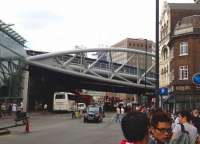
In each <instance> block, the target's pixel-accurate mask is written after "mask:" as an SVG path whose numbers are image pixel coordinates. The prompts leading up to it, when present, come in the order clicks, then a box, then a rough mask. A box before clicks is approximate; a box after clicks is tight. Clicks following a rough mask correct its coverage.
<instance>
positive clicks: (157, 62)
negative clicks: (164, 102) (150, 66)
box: [155, 0, 159, 108]
mask: <svg viewBox="0 0 200 144" xmlns="http://www.w3.org/2000/svg"><path fill="white" fill-rule="evenodd" d="M155 96H156V104H155V106H156V108H159V0H156V89H155Z"/></svg>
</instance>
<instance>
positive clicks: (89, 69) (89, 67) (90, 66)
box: [83, 52, 106, 73]
mask: <svg viewBox="0 0 200 144" xmlns="http://www.w3.org/2000/svg"><path fill="white" fill-rule="evenodd" d="M105 54H106V53H105V52H104V53H103V54H102V55H101V56H100V57H99V58H97V59H96V60H95V61H94V62H93V63H92V64H91V65H89V66H88V68H87V69H85V70H84V72H83V73H86V72H88V71H90V72H91V68H92V67H93V66H94V65H95V64H96V63H97V62H98V61H99V60H100V59H101V58H102V57H103V56H105Z"/></svg>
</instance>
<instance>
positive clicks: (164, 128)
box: [149, 111, 172, 144]
mask: <svg viewBox="0 0 200 144" xmlns="http://www.w3.org/2000/svg"><path fill="white" fill-rule="evenodd" d="M171 125H172V119H171V117H170V116H169V115H168V114H167V113H166V112H164V111H156V112H154V113H152V115H151V116H150V133H151V137H150V141H149V144H168V143H169V141H170V139H171V136H172V128H171Z"/></svg>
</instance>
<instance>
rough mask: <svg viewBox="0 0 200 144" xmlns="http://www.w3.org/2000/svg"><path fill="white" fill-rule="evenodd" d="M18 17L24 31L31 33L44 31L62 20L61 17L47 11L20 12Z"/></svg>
mask: <svg viewBox="0 0 200 144" xmlns="http://www.w3.org/2000/svg"><path fill="white" fill-rule="evenodd" d="M18 17H20V23H21V24H22V25H23V26H24V28H25V29H28V30H33V31H34V30H39V29H44V28H46V27H48V26H50V25H53V24H56V23H60V22H61V21H62V20H63V19H62V17H61V16H59V15H57V14H56V13H53V12H52V11H48V10H31V11H20V13H18Z"/></svg>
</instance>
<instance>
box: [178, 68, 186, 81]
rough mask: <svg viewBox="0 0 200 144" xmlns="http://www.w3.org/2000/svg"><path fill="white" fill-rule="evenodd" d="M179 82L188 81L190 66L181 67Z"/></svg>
mask: <svg viewBox="0 0 200 144" xmlns="http://www.w3.org/2000/svg"><path fill="white" fill-rule="evenodd" d="M179 80H188V66H180V67H179Z"/></svg>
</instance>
